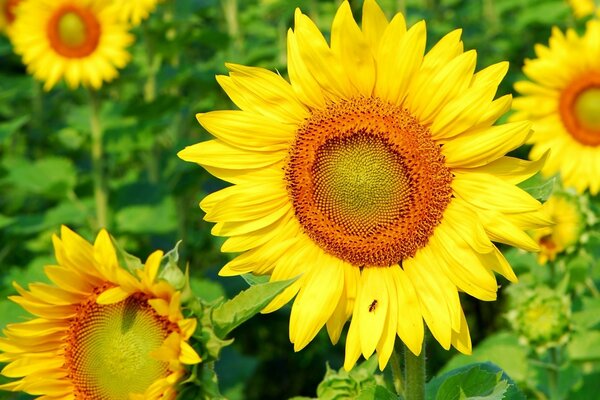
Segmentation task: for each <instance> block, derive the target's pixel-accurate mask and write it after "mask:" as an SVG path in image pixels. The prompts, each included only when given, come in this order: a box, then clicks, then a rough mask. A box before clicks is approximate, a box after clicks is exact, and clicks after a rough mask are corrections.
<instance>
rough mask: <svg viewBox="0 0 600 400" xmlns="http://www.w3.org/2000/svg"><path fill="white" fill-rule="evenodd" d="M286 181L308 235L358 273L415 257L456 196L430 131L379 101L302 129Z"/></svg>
mask: <svg viewBox="0 0 600 400" xmlns="http://www.w3.org/2000/svg"><path fill="white" fill-rule="evenodd" d="M285 177H286V181H287V188H288V193H289V196H290V199H291V201H292V204H293V206H294V210H295V214H296V217H297V219H298V221H299V222H300V224H301V226H302V227H303V229H304V231H305V233H306V234H307V235H308V236H309V237H310V238H311V239H312V240H313V241H314V242H315V243H316V244H318V245H319V246H320V247H321V248H322V249H323V250H325V251H326V252H328V253H329V254H332V255H334V256H336V257H338V258H340V259H343V260H345V261H347V262H349V263H351V264H353V265H356V266H360V267H370V266H390V265H394V264H398V263H401V262H402V260H404V259H407V258H409V257H413V256H414V255H415V253H416V252H417V250H418V249H420V248H422V247H424V246H425V245H426V244H427V243H428V240H429V238H430V237H431V235H432V234H433V230H434V228H435V227H436V226H437V225H438V224H439V223H440V221H441V219H442V216H443V213H444V210H445V209H446V207H447V206H448V204H449V202H450V199H451V195H452V189H451V186H450V183H451V181H452V174H451V172H450V170H449V169H448V168H447V167H446V166H445V164H444V157H443V155H442V154H441V150H440V146H439V145H438V144H436V143H435V142H434V141H433V139H432V138H431V133H430V132H429V130H428V129H427V127H425V126H423V125H421V124H419V123H418V121H417V120H416V119H415V118H414V117H413V116H412V115H411V114H410V113H409V112H408V111H407V110H405V109H403V108H401V107H398V106H396V105H392V104H389V103H386V102H383V101H382V100H380V99H377V98H365V97H359V98H354V99H350V100H344V101H339V102H336V103H332V104H330V105H329V106H328V107H326V108H325V109H323V110H320V111H315V112H313V114H312V115H311V116H310V117H309V118H308V119H307V120H306V121H305V123H304V124H303V125H301V126H300V128H299V129H298V131H297V134H296V139H295V142H294V144H293V145H292V147H291V149H290V153H289V157H288V161H287V163H286V167H285Z"/></svg>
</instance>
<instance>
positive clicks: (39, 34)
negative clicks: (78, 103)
mask: <svg viewBox="0 0 600 400" xmlns="http://www.w3.org/2000/svg"><path fill="white" fill-rule="evenodd" d="M18 11H19V13H18V18H17V20H16V21H15V23H14V24H13V27H12V29H11V31H12V32H11V40H12V42H13V44H14V48H15V52H16V53H17V54H20V55H21V56H22V57H23V62H24V63H25V64H26V65H27V70H28V72H30V73H31V74H33V76H35V78H37V79H39V80H41V81H44V82H45V84H44V89H45V90H50V89H51V88H52V87H53V86H54V85H56V83H57V82H58V81H59V80H60V79H61V78H63V77H64V78H65V80H66V82H67V84H68V85H69V86H70V87H71V88H76V87H78V86H79V85H80V84H81V85H84V86H91V87H93V88H94V89H98V88H100V86H102V82H103V81H104V82H108V81H111V80H112V79H114V78H115V77H116V76H117V75H118V72H117V68H123V67H124V66H125V65H126V64H127V63H128V62H129V59H130V58H131V56H130V54H129V53H128V52H127V51H126V49H125V48H126V47H127V46H128V45H130V44H131V43H132V42H133V36H132V35H130V34H129V33H128V32H127V28H126V25H125V24H123V23H121V22H119V21H118V20H117V17H116V15H115V14H114V12H113V11H112V10H110V9H109V4H108V2H106V1H105V0H29V1H25V2H23V4H22V6H20V7H19V10H18Z"/></svg>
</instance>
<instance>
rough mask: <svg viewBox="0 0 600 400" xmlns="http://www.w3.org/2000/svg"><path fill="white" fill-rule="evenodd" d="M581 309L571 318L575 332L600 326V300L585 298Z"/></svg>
mask: <svg viewBox="0 0 600 400" xmlns="http://www.w3.org/2000/svg"><path fill="white" fill-rule="evenodd" d="M581 301H582V303H581V309H580V310H578V311H575V312H574V313H573V316H572V318H571V320H572V322H573V325H574V328H575V330H585V329H593V328H595V327H596V326H597V325H599V324H600V299H597V298H591V297H583V298H582V299H581Z"/></svg>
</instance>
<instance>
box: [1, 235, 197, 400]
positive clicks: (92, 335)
mask: <svg viewBox="0 0 600 400" xmlns="http://www.w3.org/2000/svg"><path fill="white" fill-rule="evenodd" d="M54 248H55V252H56V258H57V260H58V264H59V265H56V266H54V265H52V266H47V267H46V275H47V276H48V278H50V280H51V281H52V282H54V285H49V284H44V283H35V284H31V285H29V290H25V289H23V288H21V287H19V286H18V285H16V284H15V287H16V288H17V290H18V291H19V294H20V296H14V297H12V298H11V299H12V300H13V301H14V302H16V303H17V304H19V305H21V306H22V307H23V308H24V309H25V310H27V311H29V312H30V313H32V314H33V315H35V316H37V317H38V318H36V319H33V320H30V321H27V322H23V323H18V324H12V325H8V327H7V328H6V329H5V330H4V335H5V336H6V337H5V338H2V339H0V361H1V362H6V363H8V365H7V366H6V367H5V368H4V369H3V370H2V374H3V375H4V376H7V377H10V378H19V379H18V380H16V381H13V382H10V383H7V384H4V385H0V389H4V390H12V391H23V392H27V393H29V394H32V395H36V396H40V398H65V399H66V398H74V397H75V398H85V399H111V400H113V399H130V398H132V397H133V398H139V399H158V398H160V399H173V398H175V395H176V392H175V384H176V383H177V382H178V381H179V380H180V379H181V378H182V377H183V375H184V372H185V370H184V366H183V364H195V363H198V362H200V358H199V357H198V355H197V354H196V352H195V351H194V350H193V349H192V347H191V346H190V345H189V344H188V343H187V340H188V339H189V338H190V336H191V335H192V334H193V333H194V330H195V327H196V320H195V319H184V318H183V316H182V314H181V307H180V293H179V292H176V291H175V290H174V289H173V288H172V287H171V286H170V285H169V284H168V283H166V282H165V281H159V280H157V279H156V275H157V272H158V267H159V264H160V261H161V257H162V252H160V251H157V252H155V253H153V254H152V255H150V257H148V260H147V261H146V264H145V266H144V268H143V269H140V270H138V271H137V277H134V276H133V275H131V274H130V273H129V272H126V271H125V270H124V269H122V268H121V267H120V266H119V264H118V262H117V257H116V253H115V250H114V247H113V245H112V243H111V240H110V238H109V236H108V234H107V233H106V231H104V230H103V231H101V232H100V234H99V235H98V237H97V239H96V241H95V243H94V245H93V246H92V245H91V244H90V243H88V242H87V241H85V240H84V239H82V238H81V237H80V236H78V235H77V234H75V233H74V232H72V231H71V230H69V229H68V228H66V227H63V228H62V232H61V238H58V237H54Z"/></svg>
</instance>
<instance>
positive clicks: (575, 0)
mask: <svg viewBox="0 0 600 400" xmlns="http://www.w3.org/2000/svg"><path fill="white" fill-rule="evenodd" d="M569 5H570V6H571V9H573V14H575V17H577V18H583V17H587V16H588V15H590V14H593V13H594V12H596V13H598V14H599V15H600V10H598V8H597V7H596V3H595V2H594V0H569Z"/></svg>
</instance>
